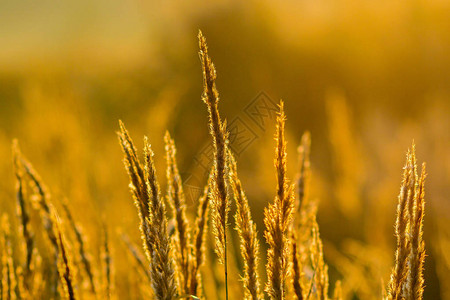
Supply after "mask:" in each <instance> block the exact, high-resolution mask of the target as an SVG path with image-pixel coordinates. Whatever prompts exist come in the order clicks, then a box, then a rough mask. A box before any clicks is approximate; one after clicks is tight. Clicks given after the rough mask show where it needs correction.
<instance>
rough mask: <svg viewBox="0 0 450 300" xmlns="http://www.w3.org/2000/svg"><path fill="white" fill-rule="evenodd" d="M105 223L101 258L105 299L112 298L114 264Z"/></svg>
mask: <svg viewBox="0 0 450 300" xmlns="http://www.w3.org/2000/svg"><path fill="white" fill-rule="evenodd" d="M102 223H103V226H102V227H103V246H102V252H101V258H102V263H103V268H104V270H103V273H104V274H103V279H104V280H103V292H104V297H105V299H111V292H112V288H111V287H112V264H111V261H112V259H111V249H110V245H109V236H108V229H107V228H106V225H105V223H104V222H102Z"/></svg>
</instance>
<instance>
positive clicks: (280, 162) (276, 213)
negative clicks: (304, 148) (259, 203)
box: [264, 102, 294, 300]
mask: <svg viewBox="0 0 450 300" xmlns="http://www.w3.org/2000/svg"><path fill="white" fill-rule="evenodd" d="M285 121H286V117H285V114H284V107H283V102H281V103H280V113H279V115H278V117H277V129H276V138H275V140H276V149H275V168H276V175H277V194H276V196H275V200H274V203H273V204H271V205H270V206H269V207H268V208H266V210H265V211H264V224H265V225H266V231H265V232H264V236H265V238H266V241H267V243H268V244H269V249H268V251H267V277H268V281H267V283H266V288H265V291H266V292H267V294H268V295H269V298H270V299H277V300H280V299H285V298H286V278H287V276H288V272H289V268H288V267H289V238H288V236H287V234H288V228H289V226H290V221H291V218H292V213H293V210H294V196H293V188H292V186H290V185H289V183H288V180H287V176H286V172H287V168H286V155H287V153H286V140H285V137H284V126H285Z"/></svg>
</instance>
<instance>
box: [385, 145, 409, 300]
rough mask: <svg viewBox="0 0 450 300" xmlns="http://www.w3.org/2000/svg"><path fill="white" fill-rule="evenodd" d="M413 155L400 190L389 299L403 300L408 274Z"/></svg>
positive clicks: (404, 170)
mask: <svg viewBox="0 0 450 300" xmlns="http://www.w3.org/2000/svg"><path fill="white" fill-rule="evenodd" d="M411 163H412V159H411V153H410V151H408V153H407V155H406V164H405V167H404V168H403V180H402V186H401V188H400V194H399V197H398V205H397V220H396V222H395V235H396V237H397V250H396V253H395V266H394V269H393V270H392V273H391V279H390V282H389V291H388V299H393V300H397V299H401V297H402V293H403V289H404V287H405V282H406V278H407V274H408V264H407V261H408V255H409V247H410V242H409V239H408V233H407V230H408V221H409V220H408V219H409V216H408V203H409V202H410V201H411V200H412V198H413V197H414V183H413V182H414V167H413V165H412V164H411Z"/></svg>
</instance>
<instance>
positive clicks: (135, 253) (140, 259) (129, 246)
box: [119, 232, 151, 282]
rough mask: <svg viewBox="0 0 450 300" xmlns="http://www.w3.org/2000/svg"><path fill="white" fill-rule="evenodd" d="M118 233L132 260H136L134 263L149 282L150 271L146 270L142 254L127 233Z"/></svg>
mask: <svg viewBox="0 0 450 300" xmlns="http://www.w3.org/2000/svg"><path fill="white" fill-rule="evenodd" d="M119 235H120V238H121V240H122V241H123V243H124V244H125V246H126V247H127V249H128V251H129V252H130V253H131V256H133V258H134V260H135V261H136V264H137V266H138V267H139V269H140V270H141V271H142V272H143V273H144V275H145V277H147V279H148V281H149V282H151V278H150V273H149V272H148V269H147V266H146V264H145V263H144V258H143V257H142V254H141V253H140V252H139V250H138V249H137V248H136V246H135V245H134V244H133V243H132V242H131V241H130V238H129V237H128V235H127V234H125V232H120V233H119Z"/></svg>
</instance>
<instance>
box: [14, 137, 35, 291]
mask: <svg viewBox="0 0 450 300" xmlns="http://www.w3.org/2000/svg"><path fill="white" fill-rule="evenodd" d="M12 152H13V164H14V173H15V175H16V180H17V181H16V182H17V183H16V195H17V196H16V198H17V214H18V216H19V218H20V231H21V233H22V237H23V239H24V241H25V243H24V245H25V251H24V252H25V263H24V265H23V273H24V284H25V285H26V286H27V287H29V284H30V283H29V279H30V276H31V273H32V271H33V270H32V264H31V262H32V259H33V252H34V236H33V233H32V232H31V228H30V215H29V213H28V208H27V203H26V200H25V192H24V178H23V172H22V166H21V165H20V156H21V154H20V150H19V146H18V142H17V140H14V141H13V146H12Z"/></svg>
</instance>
